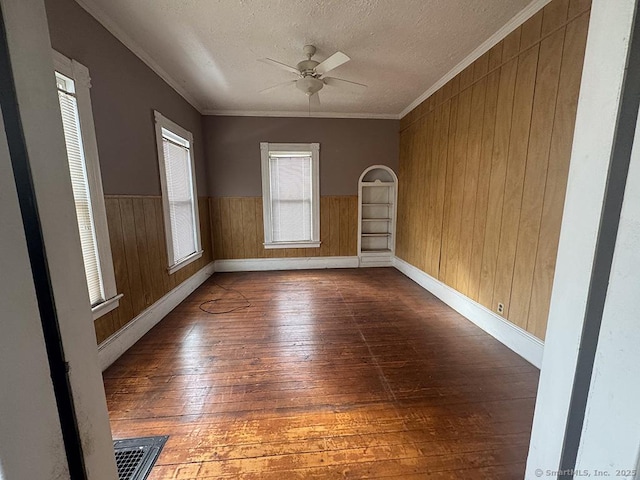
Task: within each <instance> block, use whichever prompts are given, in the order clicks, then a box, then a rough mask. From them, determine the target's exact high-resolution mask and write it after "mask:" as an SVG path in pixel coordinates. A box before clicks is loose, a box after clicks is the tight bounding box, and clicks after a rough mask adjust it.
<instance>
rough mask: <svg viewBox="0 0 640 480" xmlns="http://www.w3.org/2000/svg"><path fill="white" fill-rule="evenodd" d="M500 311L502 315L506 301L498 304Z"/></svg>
mask: <svg viewBox="0 0 640 480" xmlns="http://www.w3.org/2000/svg"><path fill="white" fill-rule="evenodd" d="M498 313H499V314H500V315H502V314H503V313H504V303H499V304H498Z"/></svg>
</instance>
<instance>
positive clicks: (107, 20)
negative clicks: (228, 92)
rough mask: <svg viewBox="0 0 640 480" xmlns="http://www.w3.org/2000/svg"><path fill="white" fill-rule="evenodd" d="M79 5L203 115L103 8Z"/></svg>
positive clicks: (87, 1)
mask: <svg viewBox="0 0 640 480" xmlns="http://www.w3.org/2000/svg"><path fill="white" fill-rule="evenodd" d="M76 2H77V3H78V5H80V6H81V7H82V8H84V9H85V10H86V11H87V13H89V15H91V16H92V17H93V18H95V19H96V20H97V21H98V22H99V23H100V24H101V25H102V26H103V27H104V28H106V29H107V30H108V31H109V33H111V34H112V35H113V36H114V37H116V38H117V39H118V40H120V42H122V44H123V45H124V46H125V47H127V48H128V49H129V50H131V52H132V53H133V54H134V55H135V56H136V57H138V58H139V59H140V60H142V61H143V62H144V63H145V64H146V65H147V67H149V68H150V69H151V70H153V71H154V72H155V73H156V74H157V75H158V76H159V77H160V78H161V79H162V80H164V81H165V82H166V83H167V85H169V86H170V87H171V88H173V89H174V90H175V91H176V92H177V93H178V94H179V95H180V96H181V97H182V98H184V99H185V100H186V101H187V102H189V103H190V104H191V106H193V108H195V109H196V110H198V112H200V113H201V114H202V112H203V110H202V106H201V105H200V102H198V101H197V100H196V99H195V97H193V96H192V95H191V94H190V93H189V92H188V91H187V90H186V89H185V88H183V87H182V86H181V85H180V82H179V81H177V80H176V79H174V78H173V77H172V76H171V75H169V74H168V73H167V72H166V70H164V69H163V68H162V67H161V66H160V65H159V64H158V62H156V61H155V60H154V59H153V57H152V56H151V55H150V54H149V53H147V51H146V50H145V49H144V48H142V47H141V46H140V45H139V44H138V43H137V42H136V41H135V40H133V39H132V38H131V37H130V36H129V35H127V34H126V33H125V32H124V31H123V30H122V29H121V28H120V27H119V26H118V25H117V24H116V22H114V21H113V19H112V18H111V17H109V16H108V15H107V14H106V13H105V12H104V10H102V8H100V7H99V6H98V5H97V2H96V1H95V0H76Z"/></svg>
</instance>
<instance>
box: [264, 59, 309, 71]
mask: <svg viewBox="0 0 640 480" xmlns="http://www.w3.org/2000/svg"><path fill="white" fill-rule="evenodd" d="M258 61H259V62H262V63H266V64H267V65H273V66H274V67H278V68H281V69H283V70H286V71H287V72H291V73H295V74H296V75H300V70H298V69H297V68H295V67H292V66H291V65H287V64H285V63H282V62H278V61H277V60H273V59H271V58H259V59H258Z"/></svg>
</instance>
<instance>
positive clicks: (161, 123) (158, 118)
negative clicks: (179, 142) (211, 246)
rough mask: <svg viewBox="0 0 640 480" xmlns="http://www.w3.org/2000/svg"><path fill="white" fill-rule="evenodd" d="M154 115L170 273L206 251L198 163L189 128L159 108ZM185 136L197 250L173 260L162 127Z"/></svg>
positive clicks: (168, 269)
mask: <svg viewBox="0 0 640 480" xmlns="http://www.w3.org/2000/svg"><path fill="white" fill-rule="evenodd" d="M153 117H154V120H155V130H156V147H157V150H158V166H159V172H158V173H159V175H160V187H161V189H162V212H163V216H164V236H165V243H166V245H167V271H168V272H169V275H171V274H172V273H175V272H177V271H178V270H180V269H181V268H182V267H186V266H187V265H189V264H190V263H191V262H193V261H195V260H197V259H199V258H200V257H202V254H203V253H204V251H203V250H202V240H201V237H200V212H199V210H198V191H197V187H196V164H195V158H194V153H193V135H192V133H191V132H189V131H188V130H186V129H184V128H182V127H181V126H180V125H178V124H177V123H175V122H172V121H171V120H169V119H168V118H167V117H165V116H164V115H162V114H161V113H160V112H158V111H157V110H154V111H153ZM163 128H164V129H165V130H168V131H169V132H171V133H173V134H174V135H177V136H179V137H182V138H184V139H185V140H187V141H188V142H189V159H190V160H191V190H192V195H193V208H194V216H195V219H194V220H195V221H194V224H195V237H196V238H195V244H196V251H195V252H193V253H192V254H191V255H189V256H187V257H185V258H183V259H181V260H180V261H179V262H177V263H174V262H173V236H172V234H171V217H170V214H169V195H168V191H169V190H168V186H167V176H166V171H167V170H166V168H165V163H164V148H163V144H162V129H163Z"/></svg>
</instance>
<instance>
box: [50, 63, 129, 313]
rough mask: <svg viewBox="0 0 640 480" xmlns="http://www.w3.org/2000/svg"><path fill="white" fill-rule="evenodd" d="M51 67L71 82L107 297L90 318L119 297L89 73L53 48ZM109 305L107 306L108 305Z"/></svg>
mask: <svg viewBox="0 0 640 480" xmlns="http://www.w3.org/2000/svg"><path fill="white" fill-rule="evenodd" d="M51 53H52V56H53V67H54V69H55V71H56V72H58V73H61V74H62V75H64V76H66V77H69V78H70V79H72V80H73V82H74V88H75V96H76V102H77V103H76V105H77V109H78V120H79V122H80V138H81V141H82V150H83V152H82V153H83V154H84V167H85V169H86V173H87V183H88V187H89V199H90V202H89V204H90V205H91V213H92V220H93V228H94V233H95V240H96V248H97V250H98V266H99V270H100V271H99V275H100V280H101V282H102V294H103V298H105V299H107V300H105V301H104V302H102V303H101V304H100V305H98V306H96V307H94V308H93V310H92V311H93V312H94V316H93V318H94V320H95V319H96V318H98V317H100V316H101V315H104V314H106V313H108V312H109V311H110V310H113V309H114V308H116V307H117V306H118V305H117V303H116V305H115V306H113V305H112V303H111V304H110V303H109V302H110V301H111V302H112V301H113V299H114V298H116V297H117V298H120V297H121V296H122V295H120V296H118V291H117V287H116V276H115V272H114V268H113V256H112V253H111V240H110V239H109V225H108V224H107V209H106V206H105V201H104V191H103V189H102V173H101V170H100V156H99V154H98V142H97V140H96V128H95V124H94V121H93V108H92V106H91V91H90V89H91V76H90V75H89V69H88V68H87V67H85V66H84V65H82V64H81V63H80V62H77V61H76V60H73V59H71V58H67V57H66V56H64V55H62V54H61V53H59V52H57V51H56V50H52V51H51ZM109 305H111V306H110V307H109Z"/></svg>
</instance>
